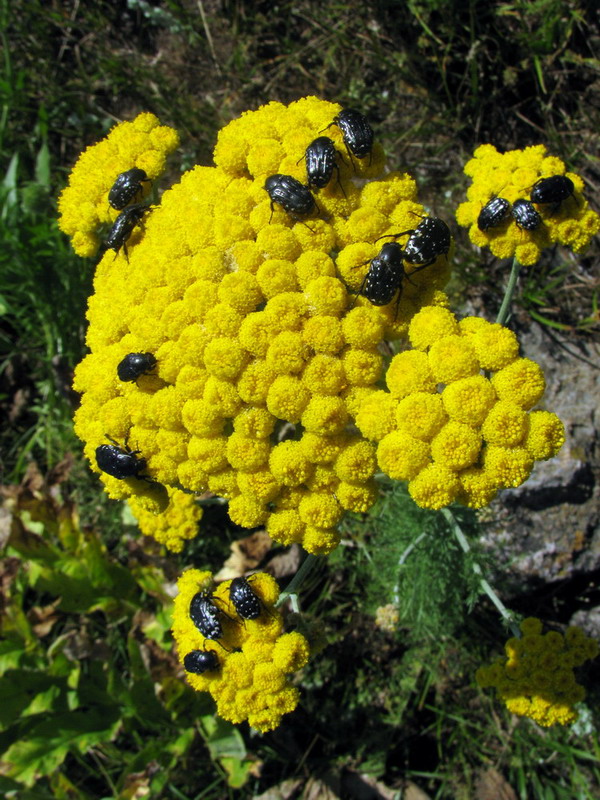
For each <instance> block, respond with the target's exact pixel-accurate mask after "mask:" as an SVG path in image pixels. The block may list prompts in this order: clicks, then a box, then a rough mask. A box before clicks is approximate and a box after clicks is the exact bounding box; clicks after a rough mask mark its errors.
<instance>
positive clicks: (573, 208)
mask: <svg viewBox="0 0 600 800" xmlns="http://www.w3.org/2000/svg"><path fill="white" fill-rule="evenodd" d="M473 155H474V157H473V158H472V159H471V160H470V161H468V162H467V164H466V165H465V169H464V172H465V175H468V176H469V177H470V178H471V179H472V181H473V182H472V184H471V186H470V187H469V189H468V190H467V202H466V203H462V204H461V205H460V206H459V207H458V209H457V211H456V219H457V222H458V224H459V225H462V226H464V227H468V228H469V238H470V239H471V241H472V242H473V244H475V245H477V246H478V247H489V248H490V250H491V251H492V253H493V254H494V255H495V256H497V257H498V258H511V257H512V256H515V257H516V259H517V261H518V262H519V263H521V264H524V265H525V266H531V265H533V264H536V263H537V261H538V260H539V257H540V254H541V252H542V250H544V249H545V248H547V247H550V246H551V245H553V244H563V245H567V246H568V247H570V248H571V249H572V250H574V251H575V252H581V251H582V250H584V249H585V248H586V247H587V246H588V244H589V243H590V240H591V239H592V237H593V236H595V235H596V234H597V233H598V231H599V230H600V217H599V216H598V214H597V213H596V212H595V211H593V210H592V209H590V208H589V205H588V202H587V200H584V198H583V195H582V191H583V181H582V179H581V178H580V177H579V175H576V174H575V173H572V172H567V171H566V167H565V165H564V163H563V162H562V161H561V160H560V158H556V157H555V156H549V155H547V153H546V148H545V147H544V145H535V146H533V147H526V148H525V149H524V150H509V151H508V152H506V153H499V152H498V151H497V150H496V148H495V147H494V146H493V145H491V144H484V145H481V146H480V147H478V148H477V149H476V150H475V152H474V154H473ZM554 175H566V177H567V178H569V179H570V180H571V181H572V182H573V184H574V187H575V191H574V194H573V196H572V197H569V198H568V199H567V200H564V201H563V202H562V204H561V205H560V208H559V209H558V210H555V209H554V208H552V204H544V205H537V207H536V210H537V212H538V213H539V214H540V216H541V220H542V221H541V224H540V225H538V227H537V228H535V229H534V230H531V231H529V230H523V229H522V228H520V227H519V226H518V225H517V224H516V222H515V221H514V219H513V217H512V216H511V215H510V214H509V215H508V216H507V218H506V219H505V221H504V222H503V223H502V224H501V225H499V226H498V227H492V228H489V229H488V230H486V231H482V230H480V229H479V227H478V225H477V219H478V217H479V214H480V212H481V210H482V208H483V207H484V206H485V205H486V204H487V203H488V202H489V201H490V200H491V199H492V198H493V197H502V198H504V199H505V200H508V201H509V203H514V202H515V200H518V199H523V200H529V198H530V194H531V190H532V188H533V186H534V184H535V183H536V181H538V180H539V179H540V178H548V177H552V176H554Z"/></svg>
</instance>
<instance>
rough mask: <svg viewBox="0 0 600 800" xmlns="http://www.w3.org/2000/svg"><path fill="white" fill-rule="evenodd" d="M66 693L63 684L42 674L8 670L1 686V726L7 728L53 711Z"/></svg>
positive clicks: (59, 680) (61, 681) (64, 684)
mask: <svg viewBox="0 0 600 800" xmlns="http://www.w3.org/2000/svg"><path fill="white" fill-rule="evenodd" d="M65 691H66V683H65V681H64V680H61V679H58V680H57V679H56V678H53V677H52V676H49V675H47V674H46V673H44V672H37V671H29V670H10V671H9V672H7V673H6V674H5V675H4V676H3V678H2V682H1V684H0V724H2V725H3V726H7V725H9V724H10V723H12V722H13V721H14V720H16V719H18V718H24V717H26V716H29V715H34V714H37V713H40V712H42V711H47V710H49V709H51V708H55V709H56V705H58V703H57V700H58V698H59V697H60V696H61V695H64V693H65ZM55 704H56V705H55ZM62 706H63V708H64V703H63V704H62ZM60 710H62V708H61V709H60Z"/></svg>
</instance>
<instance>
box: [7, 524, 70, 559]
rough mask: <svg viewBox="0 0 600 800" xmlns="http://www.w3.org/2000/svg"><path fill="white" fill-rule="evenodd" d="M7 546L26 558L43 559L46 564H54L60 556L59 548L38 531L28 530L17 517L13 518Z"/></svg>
mask: <svg viewBox="0 0 600 800" xmlns="http://www.w3.org/2000/svg"><path fill="white" fill-rule="evenodd" d="M7 546H8V548H9V550H10V549H12V550H15V551H16V552H17V553H19V555H21V556H23V557H24V558H25V559H29V560H32V561H41V562H43V563H45V564H54V563H55V562H56V560H57V559H58V558H59V557H60V552H59V551H58V550H56V549H55V548H53V547H51V546H49V545H48V544H46V542H45V541H44V540H43V539H42V537H41V536H38V535H37V533H32V532H31V531H29V530H27V528H25V526H24V525H23V523H22V522H21V520H19V519H16V518H15V519H13V525H12V529H11V532H10V536H9V537H8V542H7ZM9 555H10V553H9Z"/></svg>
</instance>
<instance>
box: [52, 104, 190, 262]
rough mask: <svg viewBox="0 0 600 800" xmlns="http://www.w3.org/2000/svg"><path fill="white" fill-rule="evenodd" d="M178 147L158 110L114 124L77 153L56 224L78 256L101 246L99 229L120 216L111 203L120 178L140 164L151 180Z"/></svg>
mask: <svg viewBox="0 0 600 800" xmlns="http://www.w3.org/2000/svg"><path fill="white" fill-rule="evenodd" d="M178 145H179V136H178V134H177V131H175V130H174V129H173V128H169V127H167V126H166V125H159V121H158V119H157V118H156V117H155V116H154V114H148V113H143V114H139V115H138V116H137V117H136V118H135V119H134V120H133V122H121V123H119V124H118V125H116V126H115V127H114V128H113V129H112V130H111V131H110V133H109V134H108V136H107V137H106V138H105V139H102V141H100V142H98V144H94V145H91V146H90V147H88V148H87V150H85V152H83V153H82V154H81V155H80V156H79V159H78V160H77V163H76V164H75V166H74V167H73V170H72V171H71V174H70V176H69V185H68V186H67V187H66V188H65V189H64V190H63V192H62V194H61V196H60V198H59V200H58V210H59V219H58V226H59V228H60V229H61V231H63V232H64V233H66V234H67V235H68V236H70V237H71V241H72V244H73V249H74V250H75V252H76V253H77V255H80V256H93V255H94V254H95V253H96V250H97V249H98V244H99V238H98V228H99V227H100V225H102V224H112V223H113V222H114V221H115V219H116V217H117V215H118V214H119V211H116V210H115V209H113V208H112V207H111V206H110V205H109V203H108V193H109V191H110V189H111V188H112V185H113V184H114V182H115V180H116V179H117V176H118V175H120V174H121V173H122V172H127V171H128V170H130V169H133V168H137V169H142V170H143V171H144V172H145V173H146V175H147V177H148V181H154V180H156V178H158V177H159V176H160V175H161V174H162V173H163V172H164V170H165V166H166V158H167V156H168V155H169V154H170V153H172V152H173V151H174V150H175V149H176V148H177V147H178ZM149 189H150V183H143V184H142V193H143V194H144V195H145V194H146V193H147V192H148V191H149ZM142 193H140V198H139V199H141V196H142ZM136 199H137V198H136ZM138 201H139V200H138Z"/></svg>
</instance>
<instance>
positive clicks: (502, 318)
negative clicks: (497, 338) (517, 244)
mask: <svg viewBox="0 0 600 800" xmlns="http://www.w3.org/2000/svg"><path fill="white" fill-rule="evenodd" d="M520 270H521V265H520V264H519V262H518V261H517V259H516V258H513V262H512V267H511V269H510V277H509V279H508V285H507V287H506V291H505V293H504V299H503V300H502V305H501V306H500V311H499V312H498V316H497V317H496V322H497V323H499V324H500V325H504V323H505V322H506V320H507V319H508V316H509V313H510V304H511V301H512V298H513V294H514V293H515V289H516V287H517V279H518V277H519V272H520Z"/></svg>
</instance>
